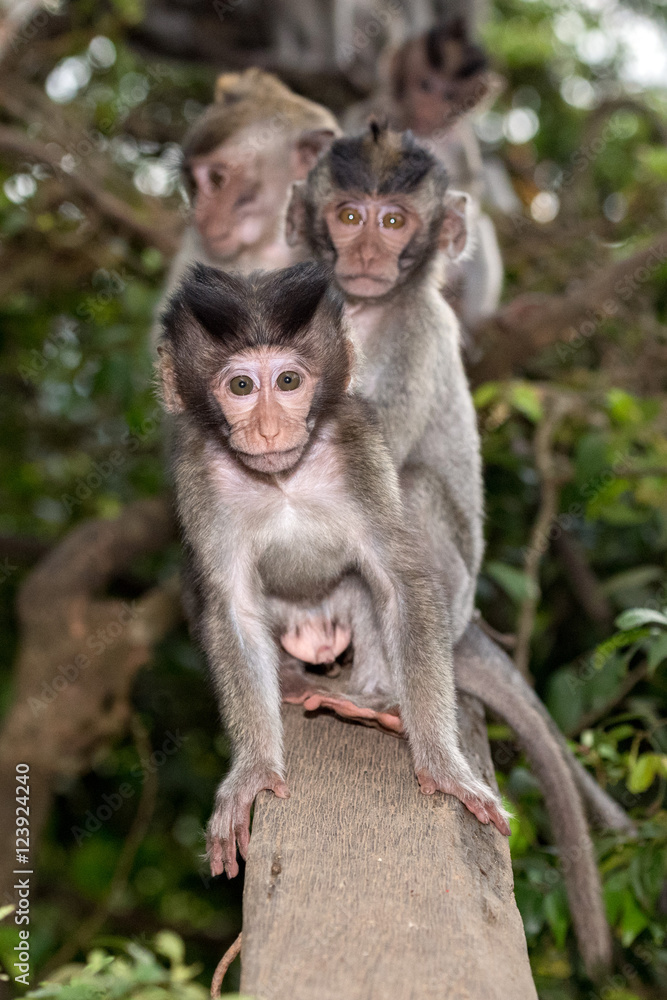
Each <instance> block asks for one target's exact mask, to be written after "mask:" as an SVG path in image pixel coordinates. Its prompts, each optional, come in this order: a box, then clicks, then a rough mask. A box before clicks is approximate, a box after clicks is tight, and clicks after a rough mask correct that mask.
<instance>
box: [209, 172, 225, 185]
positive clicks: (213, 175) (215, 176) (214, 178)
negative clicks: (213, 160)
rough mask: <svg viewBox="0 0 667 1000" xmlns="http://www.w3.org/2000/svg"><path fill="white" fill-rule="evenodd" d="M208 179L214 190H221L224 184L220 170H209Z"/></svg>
mask: <svg viewBox="0 0 667 1000" xmlns="http://www.w3.org/2000/svg"><path fill="white" fill-rule="evenodd" d="M208 179H209V181H210V182H211V186H212V187H214V188H221V187H222V185H223V184H224V183H225V175H224V174H223V172H222V170H216V169H215V168H212V169H211V170H209V172H208Z"/></svg>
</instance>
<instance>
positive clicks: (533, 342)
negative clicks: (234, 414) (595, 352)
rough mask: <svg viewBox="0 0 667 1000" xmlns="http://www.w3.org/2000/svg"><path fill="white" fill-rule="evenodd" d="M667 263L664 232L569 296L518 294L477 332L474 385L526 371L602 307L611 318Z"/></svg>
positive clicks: (470, 367)
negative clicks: (540, 355) (536, 357)
mask: <svg viewBox="0 0 667 1000" xmlns="http://www.w3.org/2000/svg"><path fill="white" fill-rule="evenodd" d="M665 260H667V233H662V234H661V235H660V236H658V237H657V238H656V239H655V240H653V242H652V243H650V244H649V245H648V246H646V247H644V248H643V249H642V250H638V251H637V252H636V253H633V254H631V255H630V256H629V257H626V258H625V259H624V260H620V261H616V262H615V263H613V264H610V265H608V266H606V267H603V268H601V269H600V270H599V271H598V272H597V274H596V275H595V276H594V277H593V278H592V279H591V280H590V281H588V282H585V283H583V282H582V283H581V284H580V285H578V286H577V287H576V288H575V289H573V290H571V291H569V292H566V293H565V294H564V295H542V294H535V293H526V294H524V295H519V296H518V297H517V298H516V299H514V300H513V301H512V302H510V303H509V304H508V305H505V306H503V307H502V308H501V309H500V310H499V311H498V312H497V313H495V314H494V315H493V316H491V317H489V318H488V319H486V320H484V321H483V322H482V323H481V324H479V325H478V326H477V327H476V328H475V330H474V331H473V333H472V340H473V342H474V344H475V348H476V350H475V355H476V356H475V357H474V358H473V359H472V360H471V361H470V363H469V364H468V374H469V377H470V380H471V382H472V384H473V385H479V384H480V383H482V382H488V381H489V380H495V379H503V378H508V377H510V376H511V375H513V374H515V373H516V372H518V371H521V370H522V369H523V368H524V366H525V364H526V362H527V361H529V360H530V359H531V358H533V357H534V356H535V355H536V354H537V353H539V352H540V351H542V350H544V349H545V348H546V347H549V346H551V345H552V344H554V343H556V342H557V341H559V340H563V339H565V338H564V335H565V333H566V332H567V331H568V329H569V328H572V327H575V325H576V324H577V323H582V322H583V321H584V320H585V319H588V320H591V313H594V311H595V310H596V309H598V310H599V309H600V307H602V306H604V307H605V310H606V312H607V314H608V315H610V316H611V315H615V313H616V312H618V311H620V308H621V303H626V302H628V301H630V300H631V299H632V297H633V295H634V294H635V293H636V292H637V290H638V288H639V287H640V286H641V285H642V284H643V283H645V282H646V281H648V280H649V278H650V276H651V274H655V272H656V271H657V269H658V267H659V266H660V265H661V264H662V263H663V262H664V261H665ZM599 318H600V317H597V318H593V319H592V322H594V323H597V322H598V321H599ZM577 332H578V331H576V329H574V330H573V333H577ZM581 335H582V336H583V334H581Z"/></svg>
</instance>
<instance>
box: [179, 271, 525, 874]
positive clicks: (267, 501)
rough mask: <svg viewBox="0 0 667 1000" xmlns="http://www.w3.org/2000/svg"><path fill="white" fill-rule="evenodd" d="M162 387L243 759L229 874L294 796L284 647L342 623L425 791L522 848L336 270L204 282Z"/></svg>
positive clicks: (194, 285) (220, 842)
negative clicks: (467, 707)
mask: <svg viewBox="0 0 667 1000" xmlns="http://www.w3.org/2000/svg"><path fill="white" fill-rule="evenodd" d="M160 371H161V378H162V386H163V398H164V403H165V406H166V408H167V410H168V411H169V412H170V413H171V414H173V423H174V427H173V438H174V445H173V462H172V468H173V477H174V483H175V489H176V501H177V509H178V516H179V520H180V524H181V528H182V531H183V536H184V540H185V545H186V551H187V553H188V559H189V563H190V565H189V574H188V575H189V578H190V580H191V581H193V583H194V587H195V591H196V604H197V605H198V609H199V610H198V622H197V625H196V631H197V634H198V636H199V638H200V641H201V642H202V644H203V646H204V649H205V651H206V655H207V658H208V662H209V666H210V669H211V672H212V676H213V681H214V684H215V687H216V691H217V694H218V698H219V701H220V707H221V711H222V715H223V717H224V719H225V722H226V725H227V729H228V732H229V735H230V738H231V741H232V747H233V761H232V766H231V769H230V772H229V774H228V775H227V777H226V778H225V779H224V781H223V782H222V784H221V785H220V787H219V789H218V792H217V795H216V805H215V810H214V813H213V816H212V818H211V820H210V823H209V827H208V850H209V856H210V861H211V869H212V871H213V873H214V874H220V873H222V871H223V870H224V871H225V872H226V873H227V875H228V876H229V877H231V876H233V875H235V874H236V873H237V871H238V865H237V860H236V848H237V845H238V847H239V849H240V852H241V855H242V856H243V857H245V854H246V850H247V847H248V839H249V818H250V808H251V805H252V803H253V801H254V799H255V796H256V795H257V793H258V792H259V791H260V790H261V789H270V790H272V791H273V792H275V794H276V795H278V796H279V797H286V796H287V794H288V791H287V785H286V783H285V776H284V770H283V750H282V727H281V718H280V700H281V690H280V665H281V660H282V661H283V662H284V663H285V665H286V666H289V661H288V660H287V654H286V653H285V652H284V650H283V648H282V646H281V641H280V640H281V637H282V636H284V635H285V634H286V632H289V630H290V629H291V628H292V627H293V625H294V621H295V619H298V618H303V617H307V616H309V615H311V614H312V615H314V616H315V617H316V616H317V615H319V614H321V613H322V608H323V607H324V608H326V607H327V606H329V605H330V606H332V607H335V608H337V609H338V613H339V615H340V618H339V621H340V624H341V627H342V628H343V630H345V631H348V632H349V635H350V637H351V639H352V642H353V643H354V648H355V666H354V668H353V670H352V676H351V679H350V690H351V691H352V692H353V694H354V695H355V696H356V697H358V698H359V699H360V700H361V701H363V700H364V699H368V700H370V701H372V702H373V703H374V704H375V705H376V707H377V706H380V705H382V704H388V705H392V704H396V703H398V705H399V707H400V717H401V722H402V727H403V729H404V731H405V733H406V735H407V738H408V740H409V743H410V747H411V750H412V755H413V759H414V765H415V771H416V774H417V778H418V781H419V784H420V787H421V789H422V791H423V792H425V793H426V794H431V793H433V792H435V791H437V790H440V791H443V792H447V793H450V794H452V795H455V796H456V797H457V798H459V799H460V800H461V801H462V802H463V803H464V805H465V806H466V807H467V808H468V809H469V810H470V811H471V812H473V813H474V814H475V816H477V818H478V819H479V820H480V821H481V822H482V823H488V822H492V823H494V824H495V826H496V827H497V828H498V830H500V831H501V832H502V833H504V834H509V826H508V823H507V816H506V813H505V812H504V810H503V809H502V806H501V805H500V803H499V801H498V798H497V796H496V795H494V793H493V792H492V791H491V789H490V788H488V787H487V785H485V784H484V782H483V781H481V780H480V779H478V778H477V777H475V775H474V774H473V772H472V770H471V768H470V766H469V764H468V762H467V761H466V759H465V757H464V756H463V754H462V752H461V749H460V746H459V741H458V734H457V722H456V701H455V691H454V679H453V670H452V659H451V640H450V629H449V623H448V620H447V615H446V600H445V598H444V595H443V594H442V593H441V592H440V589H439V586H438V583H437V580H436V579H435V578H434V576H433V575H432V574H431V573H430V571H429V568H428V567H429V564H428V560H427V559H426V556H425V554H424V552H423V551H422V549H423V536H422V537H420V536H419V535H418V534H417V533H415V532H414V531H413V530H412V529H411V526H410V520H409V517H407V516H406V511H405V510H404V508H403V504H402V501H401V495H400V490H399V483H398V477H397V475H396V471H395V466H394V463H393V461H392V458H391V455H390V453H389V450H388V449H387V447H386V445H385V443H384V441H383V438H382V434H381V432H380V429H379V427H378V426H377V424H376V421H375V419H374V416H373V412H372V407H371V406H370V405H369V404H368V403H367V402H366V401H364V400H362V399H360V398H359V397H357V396H356V395H354V394H353V393H352V392H351V391H350V381H351V374H352V348H351V343H350V341H349V340H348V338H347V336H346V328H345V325H344V322H343V300H342V297H341V296H340V294H339V293H337V292H336V291H335V289H334V288H333V287H332V286H331V284H330V280H329V272H328V269H327V268H326V267H323V266H322V265H320V264H315V263H309V264H300V265H295V266H294V267H292V268H288V269H286V270H283V271H277V272H268V273H257V274H254V275H251V276H250V277H249V278H242V277H240V276H235V275H229V274H226V273H224V272H220V271H217V270H215V269H212V268H207V267H204V266H203V265H199V266H198V267H196V268H195V269H194V270H193V271H192V272H190V273H189V275H188V277H187V278H186V280H185V282H184V284H183V285H182V286H181V288H180V289H179V291H178V292H177V294H176V295H175V296H174V298H173V300H172V303H171V306H170V309H169V312H168V313H167V315H166V317H165V332H164V337H163V340H162V344H161V360H160Z"/></svg>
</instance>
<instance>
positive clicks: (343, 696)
mask: <svg viewBox="0 0 667 1000" xmlns="http://www.w3.org/2000/svg"><path fill="white" fill-rule="evenodd" d="M345 681H346V678H344V677H337V678H335V679H334V678H330V677H321V676H318V675H314V674H308V673H307V672H306V671H305V670H304V667H303V664H302V663H300V662H299V661H297V660H295V659H293V658H291V657H283V661H282V664H281V669H280V688H281V692H282V699H283V701H284V702H287V703H288V704H291V705H303V707H304V708H305V709H306V711H307V712H314V711H316V710H317V709H318V708H327V709H330V710H331V711H332V712H335V713H336V715H339V716H340V717H341V718H342V719H349V720H350V721H352V722H361V723H363V724H364V725H367V726H375V727H376V728H378V729H382V730H384V731H385V732H387V733H390V734H391V735H392V736H404V735H405V734H404V731H403V723H402V722H401V717H400V714H399V710H398V704H397V703H396V699H395V698H394V699H392V697H391V696H386V695H380V694H365V695H364V694H359V693H356V692H355V693H352V692H348V691H347V684H346V683H345Z"/></svg>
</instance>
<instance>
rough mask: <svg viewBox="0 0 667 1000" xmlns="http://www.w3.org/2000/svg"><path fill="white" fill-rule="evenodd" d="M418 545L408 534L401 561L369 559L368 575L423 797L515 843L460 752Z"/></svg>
mask: <svg viewBox="0 0 667 1000" xmlns="http://www.w3.org/2000/svg"><path fill="white" fill-rule="evenodd" d="M396 542H397V544H395V543H396ZM401 542H403V544H401ZM413 542H414V540H413V539H412V538H410V537H409V536H408V535H407V533H406V534H405V536H404V538H403V539H401V538H400V537H399V539H392V548H393V546H394V544H395V550H394V553H392V554H394V555H397V556H398V560H397V562H396V563H395V564H392V562H390V558H391V556H390V554H389V553H387V561H386V562H385V565H384V566H383V565H382V560H380V561H379V562H378V561H377V560H376V559H369V558H368V557H366V558H365V559H364V560H363V565H362V574H363V577H364V579H365V581H366V583H367V585H368V587H369V589H370V593H371V599H372V602H373V606H374V607H375V608H376V610H377V614H378V618H379V622H380V636H381V641H382V644H383V647H384V653H385V656H386V659H387V662H388V665H389V670H390V673H391V675H392V679H393V682H394V689H395V691H396V692H397V694H398V702H399V706H400V713H401V720H402V722H403V725H404V728H405V732H406V735H407V738H408V742H409V744H410V749H411V751H412V756H413V760H414V764H415V772H416V775H417V779H418V781H419V785H420V788H421V790H422V792H423V793H424V794H426V795H432V794H433V793H434V792H436V791H441V792H445V793H447V794H450V795H454V796H455V797H456V798H458V799H459V801H461V802H462V803H463V805H465V807H466V808H467V809H468V810H469V811H470V812H472V813H473V814H474V815H475V816H476V817H477V819H478V820H479V821H480V822H481V823H485V824H486V823H489V822H491V823H493V824H494V825H495V826H496V827H497V829H498V830H499V831H500V832H501V833H503V834H505V835H507V836H509V832H510V828H509V824H508V816H507V813H506V812H505V810H504V809H503V807H502V805H501V804H500V801H499V800H498V798H497V796H496V795H494V793H493V792H492V791H491V789H490V788H489V787H488V786H487V785H486V784H485V783H484V782H483V781H481V780H480V779H479V778H477V777H476V776H475V775H474V774H473V772H472V769H471V768H470V765H469V764H468V761H467V760H466V759H465V757H464V755H463V753H462V751H461V747H460V744H459V737H458V724H457V719H456V693H455V690H454V674H453V668H452V660H451V645H450V642H449V631H448V623H447V621H446V618H445V615H444V614H443V601H442V599H441V597H440V595H439V594H438V589H437V585H436V583H435V581H434V580H433V579H431V578H430V577H429V576H428V574H426V573H424V572H422V571H421V570H420V569H419V568H418V565H419V564H420V563H421V558H420V556H419V553H418V551H417V555H416V557H415V546H414V545H413ZM375 543H376V544H374V547H373V551H374V552H375V553H378V552H381V551H382V548H381V543H380V542H379V540H377V539H376V540H375ZM385 567H386V568H385Z"/></svg>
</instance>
